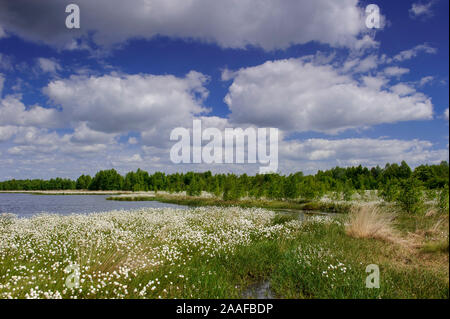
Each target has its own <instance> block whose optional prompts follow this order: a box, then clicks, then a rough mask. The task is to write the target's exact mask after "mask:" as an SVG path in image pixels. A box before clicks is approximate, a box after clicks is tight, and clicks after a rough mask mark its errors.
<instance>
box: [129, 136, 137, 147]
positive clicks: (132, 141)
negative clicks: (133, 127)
mask: <svg viewBox="0 0 450 319" xmlns="http://www.w3.org/2000/svg"><path fill="white" fill-rule="evenodd" d="M137 143H138V140H137V138H135V137H130V138H129V139H128V144H131V145H136V144H137Z"/></svg>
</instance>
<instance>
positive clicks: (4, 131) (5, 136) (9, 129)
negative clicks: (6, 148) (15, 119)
mask: <svg viewBox="0 0 450 319" xmlns="http://www.w3.org/2000/svg"><path fill="white" fill-rule="evenodd" d="M16 132H17V127H16V126H12V125H6V126H0V142H4V141H7V140H9V139H10V138H11V137H12V136H13V135H14V134H15V133H16Z"/></svg>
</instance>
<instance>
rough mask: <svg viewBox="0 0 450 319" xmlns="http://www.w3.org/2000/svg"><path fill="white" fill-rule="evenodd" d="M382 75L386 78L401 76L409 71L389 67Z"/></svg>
mask: <svg viewBox="0 0 450 319" xmlns="http://www.w3.org/2000/svg"><path fill="white" fill-rule="evenodd" d="M383 72H384V74H385V75H387V76H391V77H392V76H402V75H404V74H406V73H409V69H407V68H400V67H398V66H390V67H387V68H385V69H384V71H383Z"/></svg>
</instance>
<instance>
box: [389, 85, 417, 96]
mask: <svg viewBox="0 0 450 319" xmlns="http://www.w3.org/2000/svg"><path fill="white" fill-rule="evenodd" d="M391 91H392V92H394V93H395V94H397V95H398V96H406V95H411V94H413V93H416V90H415V89H414V88H413V87H411V86H409V85H408V84H405V83H398V84H396V85H393V86H392V87H391Z"/></svg>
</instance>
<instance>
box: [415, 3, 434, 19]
mask: <svg viewBox="0 0 450 319" xmlns="http://www.w3.org/2000/svg"><path fill="white" fill-rule="evenodd" d="M434 2H435V1H430V2H428V3H422V2H416V3H413V4H412V7H411V9H409V15H410V17H411V18H413V19H416V18H424V19H426V18H429V17H431V16H433V12H432V10H431V7H432V6H433V4H434Z"/></svg>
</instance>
